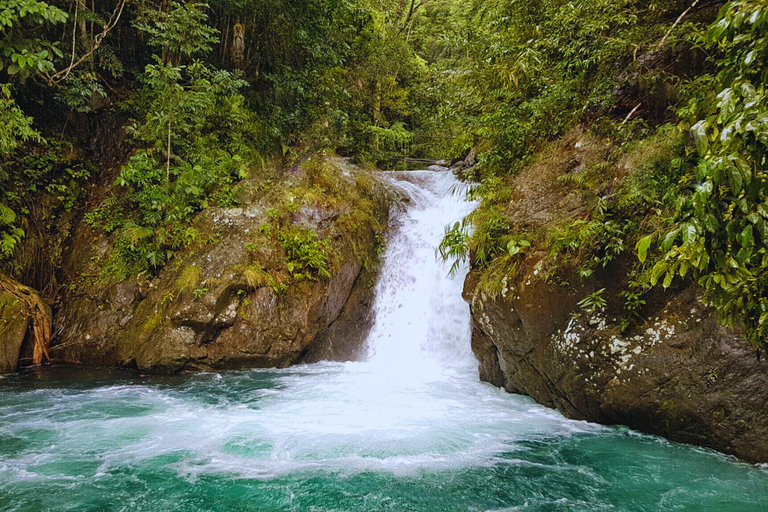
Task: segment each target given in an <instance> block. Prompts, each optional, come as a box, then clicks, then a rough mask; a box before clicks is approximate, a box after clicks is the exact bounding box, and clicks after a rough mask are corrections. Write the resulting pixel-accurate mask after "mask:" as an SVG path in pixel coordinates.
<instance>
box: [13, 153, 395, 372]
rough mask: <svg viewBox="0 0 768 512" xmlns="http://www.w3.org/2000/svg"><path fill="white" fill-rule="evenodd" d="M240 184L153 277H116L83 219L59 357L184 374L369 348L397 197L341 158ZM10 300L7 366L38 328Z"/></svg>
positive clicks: (68, 278)
mask: <svg viewBox="0 0 768 512" xmlns="http://www.w3.org/2000/svg"><path fill="white" fill-rule="evenodd" d="M242 190H243V191H242V193H241V195H240V204H239V205H238V206H237V207H236V208H220V207H214V208H210V209H208V210H206V211H204V212H203V213H202V214H200V215H199V217H198V218H197V220H196V221H195V225H194V228H195V230H196V232H197V233H199V235H198V238H199V240H197V241H196V242H195V243H193V244H192V245H191V246H190V247H189V248H187V249H185V250H184V251H182V252H180V253H179V254H177V255H176V257H175V259H174V260H172V261H171V262H170V263H169V264H168V265H166V267H165V268H163V269H162V271H161V272H159V274H157V275H156V276H146V275H141V276H139V277H138V278H134V279H130V280H127V281H123V280H119V279H112V280H110V279H109V275H108V274H107V275H105V272H104V265H103V263H104V261H105V260H107V259H108V258H109V255H110V254H111V251H113V250H114V247H113V246H112V244H111V239H110V238H109V236H108V234H107V233H105V232H104V231H103V230H99V229H95V228H91V227H88V226H87V225H85V223H81V224H80V225H79V226H78V227H77V228H76V230H75V233H74V235H73V238H72V240H71V243H70V244H69V249H68V251H67V252H66V253H65V254H64V256H63V263H62V267H63V278H62V280H63V281H64V282H66V283H68V284H69V289H70V290H71V291H72V293H71V294H70V295H69V296H68V297H65V298H64V299H63V300H62V301H61V302H60V303H59V304H58V307H57V308H56V312H55V321H54V339H53V343H52V346H51V349H50V355H51V358H52V359H53V360H54V361H56V362H69V363H84V364H99V365H111V366H125V367H136V368H138V369H140V370H141V371H144V372H176V371H180V370H182V369H210V368H237V367H267V366H269V367H283V366H287V365H290V364H293V363H296V362H298V361H300V360H302V359H306V360H309V361H313V360H320V359H343V360H348V359H355V358H357V357H359V356H361V354H362V351H363V346H362V345H363V342H364V339H365V335H366V333H367V329H368V328H369V327H370V324H371V321H372V319H371V318H370V315H369V308H368V306H369V304H370V301H371V293H372V292H371V289H372V286H373V283H374V280H375V278H376V267H377V258H378V251H379V250H380V247H379V245H380V243H381V237H380V235H381V234H382V233H383V231H384V230H385V229H386V224H387V221H388V215H389V213H388V212H389V206H390V204H391V201H393V200H394V199H393V197H392V196H391V193H390V192H389V191H388V190H387V189H386V188H385V187H384V186H383V185H382V184H381V183H380V182H379V181H378V179H377V178H376V177H375V173H372V172H370V171H366V170H363V169H360V168H356V167H354V166H351V165H349V164H348V163H346V162H345V161H343V160H341V159H334V158H330V159H322V160H321V161H319V162H313V163H310V162H309V161H308V162H305V163H303V164H301V165H295V166H293V167H291V168H287V169H283V170H277V171H275V174H274V175H273V177H272V179H270V183H269V186H268V187H267V186H264V181H263V180H257V179H253V180H246V181H245V182H244V183H243V186H242ZM302 251H304V252H302ZM306 254H309V256H308V257H305V256H306ZM309 257H312V258H315V259H316V260H317V261H314V262H313V261H310V262H309V263H307V261H308V259H307V258H309ZM318 258H319V259H318ZM303 265H305V266H303ZM313 265H314V266H313ZM6 303H7V304H6ZM2 304H3V306H2V307H3V308H4V309H3V314H2V318H3V321H4V322H6V323H8V327H7V328H6V329H4V330H3V331H2V332H3V334H2V336H3V338H2V339H0V346H2V348H3V352H2V355H3V360H2V364H3V366H2V367H1V368H0V370H2V371H4V372H8V371H13V370H15V368H16V364H17V363H16V359H18V355H19V352H20V350H23V347H21V346H20V343H19V342H20V340H21V339H23V338H24V335H23V333H22V334H19V332H21V331H22V330H23V331H26V325H27V324H26V320H25V321H24V322H22V323H24V325H23V327H24V329H21V323H19V322H21V320H19V321H17V318H19V317H23V315H19V312H18V311H16V310H15V309H13V308H14V306H13V304H12V303H11V302H8V301H5V302H3V303H2ZM17 324H18V325H17ZM17 331H19V332H17ZM6 338H7V339H6ZM17 345H19V346H17ZM6 352H7V354H6ZM6 356H8V357H6Z"/></svg>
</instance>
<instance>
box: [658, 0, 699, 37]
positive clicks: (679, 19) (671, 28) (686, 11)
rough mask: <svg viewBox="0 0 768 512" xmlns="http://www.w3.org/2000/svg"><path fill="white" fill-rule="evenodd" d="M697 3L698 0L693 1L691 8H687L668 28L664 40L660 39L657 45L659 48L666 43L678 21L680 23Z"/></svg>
mask: <svg viewBox="0 0 768 512" xmlns="http://www.w3.org/2000/svg"><path fill="white" fill-rule="evenodd" d="M698 3H699V0H695V1H694V2H693V3H692V4H691V6H690V7H689V8H687V9H686V10H684V11H683V14H681V15H680V16H678V17H677V19H676V20H675V22H674V23H673V24H672V26H671V27H669V30H668V31H667V33H666V34H665V35H664V38H662V40H661V42H660V43H659V46H664V43H666V42H667V38H668V37H669V34H671V33H672V31H673V30H675V27H676V26H677V24H678V23H680V21H682V19H683V18H684V17H685V15H686V14H688V13H689V12H691V9H693V8H694V7H696V4H698Z"/></svg>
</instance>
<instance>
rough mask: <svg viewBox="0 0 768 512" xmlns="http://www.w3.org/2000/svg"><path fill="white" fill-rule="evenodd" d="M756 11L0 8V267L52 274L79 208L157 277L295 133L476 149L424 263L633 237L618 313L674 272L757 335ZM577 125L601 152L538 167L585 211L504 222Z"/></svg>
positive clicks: (495, 264)
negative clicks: (60, 242) (456, 203)
mask: <svg viewBox="0 0 768 512" xmlns="http://www.w3.org/2000/svg"><path fill="white" fill-rule="evenodd" d="M763 4H764V2H761V1H758V0H732V1H730V2H724V1H718V0H715V1H703V2H702V1H695V2H692V3H691V2H690V1H689V0H657V1H654V2H650V1H647V0H584V1H582V2H576V3H574V2H570V1H566V0H529V1H520V0H463V1H460V0H448V1H440V2H438V1H436V0H305V1H302V2H297V1H293V0H208V1H202V0H191V1H177V0H105V1H101V2H88V1H87V0H51V1H48V2H43V1H38V0H0V270H2V271H3V272H6V273H9V274H12V275H13V276H15V277H18V278H20V279H21V280H22V281H26V283H27V284H34V285H35V286H38V287H41V286H49V285H50V286H52V287H54V288H55V286H54V285H55V280H53V281H51V280H49V281H51V282H50V283H47V284H46V282H43V281H45V280H40V279H31V278H30V277H29V276H30V275H32V274H34V273H35V272H34V271H33V270H30V269H31V267H33V266H34V265H33V264H32V261H33V260H34V261H38V260H40V259H41V256H40V254H42V253H44V252H45V251H47V252H48V256H46V257H47V258H48V260H50V261H48V265H49V266H52V267H55V265H53V260H54V259H55V258H56V257H58V255H59V252H60V248H59V249H56V248H55V247H56V244H50V243H48V242H47V241H46V237H48V236H50V235H52V234H55V233H54V232H55V231H56V230H57V229H61V228H60V227H57V226H60V225H61V224H64V225H67V223H69V222H70V221H71V220H72V219H79V218H84V219H85V220H86V222H88V223H89V224H90V225H91V226H92V227H93V229H96V230H102V231H101V232H102V233H103V232H107V233H109V237H110V243H111V245H112V247H113V248H114V250H113V251H112V255H111V257H110V259H109V261H107V262H106V263H105V266H106V267H107V268H108V269H109V271H110V272H111V273H112V274H113V275H114V276H115V277H116V278H118V279H122V278H125V277H128V276H130V275H135V274H137V273H140V272H149V273H150V274H151V273H154V272H157V271H158V270H159V269H160V268H161V267H162V266H163V265H165V264H166V263H167V262H168V261H169V260H170V259H171V258H173V257H174V255H175V254H176V253H177V252H178V251H179V250H180V249H182V248H183V247H185V246H187V245H189V244H191V243H193V242H195V241H196V240H198V239H199V238H200V236H201V235H200V233H198V232H197V231H196V230H195V229H194V227H193V223H192V220H193V219H194V217H195V216H196V214H198V213H199V212H200V211H202V210H205V209H206V208H209V207H211V206H214V205H221V206H230V205H235V204H237V202H238V184H239V183H240V182H241V180H243V179H244V178H247V177H254V176H259V175H260V174H264V173H263V171H262V170H261V167H262V166H263V163H264V162H265V161H267V160H271V159H274V158H281V157H282V158H284V159H285V160H286V164H290V162H292V161H294V160H295V159H296V157H297V155H298V154H300V153H301V152H302V151H304V150H306V148H307V147H319V148H322V149H327V150H329V151H333V152H336V153H338V154H341V155H343V156H350V157H354V158H356V159H357V160H358V161H359V162H364V163H368V164H385V163H386V164H388V163H389V162H391V160H389V159H391V157H393V156H398V157H402V156H412V157H436V158H447V159H450V158H453V157H461V156H462V155H465V154H466V153H467V152H468V151H469V150H470V148H475V149H476V150H477V152H478V154H479V159H478V160H479V163H478V165H476V166H475V168H474V171H473V173H472V179H473V180H474V181H475V183H474V186H473V187H472V188H471V191H470V198H471V199H475V200H478V201H479V207H478V208H477V209H476V210H475V212H473V213H472V214H471V215H470V216H469V217H467V218H466V219H465V220H464V221H463V222H460V223H458V224H456V225H455V226H453V227H451V229H449V230H448V232H447V234H446V237H445V239H444V241H443V243H442V244H441V247H440V252H441V253H442V254H443V256H444V257H446V258H448V259H454V260H457V261H461V260H462V259H468V260H470V262H471V263H472V265H473V266H474V267H475V268H479V269H485V271H486V272H485V277H484V281H483V282H484V283H485V284H486V285H487V286H488V287H489V288H490V289H496V290H498V289H501V288H503V287H504V286H506V285H505V284H503V283H506V282H507V281H506V280H507V279H510V278H513V277H514V275H515V273H516V272H518V271H519V268H520V267H521V265H520V263H521V262H522V261H523V260H524V259H525V258H526V257H527V255H529V254H532V253H534V252H536V251H542V250H544V251H545V252H546V254H547V256H546V258H545V262H544V268H543V272H542V275H544V276H553V275H555V274H556V272H557V268H558V266H563V265H567V264H572V265H573V266H574V267H575V268H576V270H577V271H578V272H577V275H578V276H579V277H580V278H582V279H583V278H587V277H589V276H590V275H592V274H593V273H594V272H599V271H600V269H602V268H605V267H606V266H607V265H609V264H611V263H612V262H615V261H617V260H618V259H619V258H620V257H622V255H624V257H626V256H627V255H629V253H630V252H631V249H632V248H635V249H636V251H637V256H638V258H637V259H636V261H635V262H634V264H633V266H632V268H631V269H630V271H629V272H630V275H629V276H628V277H627V282H628V284H627V286H628V288H627V290H626V291H625V293H624V297H625V298H626V302H627V305H626V308H625V309H627V311H628V312H630V313H631V314H632V315H635V316H637V317H638V318H639V315H640V313H639V311H641V309H642V304H643V303H644V300H643V298H642V297H643V293H644V292H645V291H647V290H648V289H650V288H651V287H653V286H656V285H658V284H660V285H662V286H669V285H671V284H672V282H673V281H674V280H675V279H676V278H677V279H688V280H690V279H693V280H695V281H696V282H698V283H699V284H700V285H701V286H702V287H703V288H704V289H705V290H706V293H707V298H708V300H710V301H711V302H712V303H713V304H714V305H715V306H716V307H717V308H718V309H719V311H720V312H721V317H722V320H723V322H724V323H726V324H732V323H733V322H735V321H743V322H744V325H745V327H746V330H747V335H748V337H749V338H750V339H751V340H752V341H753V342H754V343H755V345H756V346H758V347H765V341H764V340H765V337H766V335H768V291H767V290H768V288H767V286H768V285H767V284H766V283H768V277H766V276H768V271H767V270H766V269H768V242H767V241H766V240H768V206H766V202H765V198H766V195H767V194H768V193H767V192H766V187H768V180H767V179H766V175H765V158H766V155H765V153H766V145H768V135H766V133H768V132H767V131H766V126H768V111H767V108H766V100H765V97H764V94H765V91H764V89H765V84H766V69H768V67H767V65H768V62H766V56H767V55H768V43H767V42H766V41H768V39H767V38H766V28H767V27H768V21H767V20H768V17H767V16H768V15H767V14H766V9H765V7H764V5H763ZM105 119H113V120H118V124H119V125H122V128H121V129H122V130H124V132H125V133H127V136H128V141H127V146H125V147H123V149H121V150H119V151H113V153H115V152H116V153H118V154H117V155H116V156H115V155H112V156H111V157H110V158H106V157H105V156H104V155H105V150H104V148H103V147H102V146H110V144H112V145H115V144H114V137H113V138H112V139H111V140H105V141H104V142H103V143H101V142H99V141H98V136H97V137H96V142H94V139H93V137H94V131H95V130H97V129H96V128H94V127H95V126H101V125H100V124H99V123H101V122H103V120H105ZM575 129H578V130H580V131H581V132H580V133H585V134H586V135H585V136H586V137H591V138H593V139H595V140H597V139H599V140H602V141H605V147H606V148H608V149H607V150H606V154H605V155H604V156H602V157H601V160H600V161H596V162H591V163H590V164H589V166H588V167H587V168H586V169H584V170H583V171H581V172H579V173H570V174H564V175H563V176H561V178H560V179H558V183H559V184H560V185H561V186H563V187H567V188H568V190H571V191H575V192H578V193H579V194H581V195H582V197H583V198H584V201H585V204H587V205H588V211H587V213H586V214H585V215H582V217H581V218H578V219H576V220H574V221H572V222H569V223H566V224H559V225H556V226H549V227H548V228H547V229H546V230H544V231H543V232H515V231H514V230H512V229H511V227H510V211H509V208H510V206H509V205H510V201H511V200H512V199H513V190H512V189H513V186H514V185H513V184H514V179H515V176H516V174H517V173H518V172H519V171H520V170H521V169H524V168H525V167H526V166H529V165H530V164H531V163H533V162H536V161H537V159H539V158H541V155H542V154H545V153H546V152H547V151H551V150H552V148H553V147H554V145H556V144H557V141H558V140H561V139H562V138H563V137H564V136H565V135H566V134H568V133H572V131H573V130H575ZM106 153H109V151H106ZM107 160H109V161H111V162H112V163H111V164H109V165H106V164H104V161H107ZM628 160H632V161H633V162H634V164H633V166H634V167H633V169H634V170H633V172H632V173H630V174H629V175H627V176H624V175H622V174H621V172H619V169H620V168H622V165H624V164H622V163H621V162H626V161H628ZM291 165H292V164H291ZM625 167H626V166H625ZM266 174H269V173H266ZM263 181H264V182H263V187H265V188H269V187H270V186H272V183H273V182H272V180H271V179H264V180H263ZM608 184H611V185H610V186H609V185H608ZM100 190H103V191H104V193H101V194H100V193H98V191H100ZM307 193H309V192H307ZM89 201H96V202H97V204H95V205H94V204H92V203H89ZM41 219H45V222H40V220H41ZM62 219H67V220H66V222H58V221H60V220H62ZM350 222H351V223H352V224H354V222H352V221H350ZM272 236H274V237H275V243H278V244H279V245H280V247H281V248H282V250H284V251H285V252H286V255H287V256H286V257H287V258H288V260H290V263H291V268H292V270H291V273H292V274H295V276H296V275H298V276H301V277H302V278H305V277H306V278H308V279H318V278H323V277H327V276H326V274H327V268H328V265H329V264H330V260H329V259H327V258H328V255H327V254H326V247H325V245H324V243H325V241H324V240H320V239H318V238H317V237H315V235H314V234H313V233H309V232H303V231H295V230H293V231H292V230H291V228H290V226H286V228H285V229H281V230H276V231H275V232H274V233H272ZM57 251H59V252H57ZM43 259H44V258H43ZM295 276H294V277H295ZM41 283H42V284H41ZM51 283H53V284H51Z"/></svg>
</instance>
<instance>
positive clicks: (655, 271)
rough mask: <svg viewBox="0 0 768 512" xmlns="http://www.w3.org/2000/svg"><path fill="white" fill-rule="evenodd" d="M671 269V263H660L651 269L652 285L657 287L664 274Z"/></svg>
mask: <svg viewBox="0 0 768 512" xmlns="http://www.w3.org/2000/svg"><path fill="white" fill-rule="evenodd" d="M668 268H669V263H667V262H666V261H663V260H662V261H659V262H657V263H656V265H654V266H653V268H652V269H651V285H653V286H656V283H657V282H658V281H659V278H660V277H661V276H662V275H664V272H666V271H667V269H668Z"/></svg>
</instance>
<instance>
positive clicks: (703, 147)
mask: <svg viewBox="0 0 768 512" xmlns="http://www.w3.org/2000/svg"><path fill="white" fill-rule="evenodd" d="M691 134H692V135H693V140H694V141H695V142H696V149H698V151H699V155H701V156H704V155H706V154H707V149H708V148H709V139H708V138H707V123H706V121H699V122H698V123H696V124H695V125H693V126H692V127H691Z"/></svg>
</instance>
